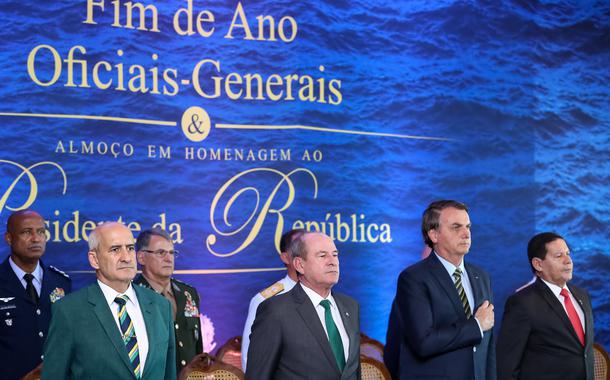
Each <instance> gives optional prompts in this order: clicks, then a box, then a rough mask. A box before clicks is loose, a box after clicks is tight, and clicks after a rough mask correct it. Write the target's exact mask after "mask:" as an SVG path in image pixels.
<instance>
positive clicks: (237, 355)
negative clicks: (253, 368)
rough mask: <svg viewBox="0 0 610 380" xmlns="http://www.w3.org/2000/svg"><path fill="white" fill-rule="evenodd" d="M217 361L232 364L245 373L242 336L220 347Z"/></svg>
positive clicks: (235, 337)
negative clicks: (242, 364)
mask: <svg viewBox="0 0 610 380" xmlns="http://www.w3.org/2000/svg"><path fill="white" fill-rule="evenodd" d="M216 360H220V361H222V362H223V363H227V364H230V365H232V366H233V367H237V368H239V369H241V370H242V371H243V368H242V367H241V336H234V337H233V338H231V339H229V340H227V341H226V342H225V344H223V345H222V346H220V348H219V349H218V351H217V352H216Z"/></svg>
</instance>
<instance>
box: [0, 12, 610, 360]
mask: <svg viewBox="0 0 610 380" xmlns="http://www.w3.org/2000/svg"><path fill="white" fill-rule="evenodd" d="M101 3H103V5H104V7H103V8H102V7H101V6H100V5H96V4H101ZM117 4H118V7H117V6H116V5H117ZM130 4H132V6H129V5H128V4H127V3H125V2H120V3H119V2H117V3H113V2H110V1H106V2H103V1H100V2H97V3H95V2H91V1H90V2H87V1H84V0H82V1H53V2H42V3H41V2H38V1H31V0H24V1H3V2H2V4H1V5H0V22H1V25H2V28H1V29H0V41H1V42H0V44H1V46H2V48H1V49H0V64H1V67H2V70H1V78H0V83H1V85H0V121H1V123H2V124H1V125H2V127H1V129H0V196H1V197H0V222H1V223H5V221H6V218H7V216H8V215H9V214H10V212H11V210H12V209H16V208H21V207H32V208H34V209H36V210H39V211H40V212H41V213H43V214H44V215H45V216H46V217H47V218H48V219H49V242H48V245H47V252H46V254H45V257H44V260H45V261H46V262H47V263H51V264H54V265H57V266H58V267H60V268H62V269H64V270H66V271H68V272H69V273H70V274H71V276H72V278H73V282H74V286H75V288H79V287H82V286H85V285H86V284H88V283H90V282H92V281H93V279H94V274H93V273H92V272H91V270H90V268H89V266H88V263H87V260H86V236H87V233H88V231H90V230H91V229H92V227H93V225H94V223H98V222H100V221H104V220H118V219H119V218H120V219H121V220H122V221H123V222H125V223H127V224H129V225H130V228H132V229H133V230H134V231H137V230H138V229H141V228H149V227H151V226H152V225H153V224H155V223H159V224H160V225H162V226H163V227H165V228H167V229H168V230H170V232H172V234H173V237H174V239H175V241H176V246H177V248H178V249H179V250H180V251H181V253H183V254H182V255H181V257H180V258H179V259H178V261H177V262H176V267H177V269H178V274H177V277H179V278H180V279H182V280H184V281H186V282H188V283H191V284H193V285H194V286H196V287H197V289H198V290H199V292H200V294H201V296H202V313H203V314H205V315H206V316H207V317H208V318H209V321H210V323H211V325H209V326H208V327H209V328H210V335H209V336H208V348H211V347H213V344H214V343H217V344H218V345H220V344H222V343H223V342H224V341H225V340H227V339H228V338H229V337H232V336H235V335H240V334H241V332H242V328H243V323H244V321H245V317H246V313H247V307H248V301H249V299H250V297H251V296H252V295H253V294H255V293H256V292H257V291H259V290H261V289H263V288H265V287H267V286H268V285H269V284H271V283H273V282H274V281H276V280H277V279H279V278H281V277H282V276H283V273H282V272H281V271H280V270H281V262H280V260H279V259H278V257H277V249H276V245H275V240H276V239H277V237H278V236H279V234H280V233H281V231H282V230H286V229H288V228H291V227H292V226H306V227H307V228H309V229H324V230H325V231H326V232H327V233H329V234H332V236H333V237H334V238H335V240H336V242H337V246H338V248H339V251H340V260H341V269H342V272H341V280H340V283H339V285H338V288H339V289H340V290H341V291H343V292H345V293H348V294H350V295H352V296H353V297H355V298H357V299H358V301H359V302H360V303H361V307H362V308H361V310H362V316H361V320H362V330H363V332H365V333H366V334H368V335H370V336H372V337H373V338H376V339H379V340H381V341H385V330H386V325H387V318H388V313H389V309H390V305H391V302H392V298H393V296H394V293H395V287H396V279H397V276H398V274H399V273H400V271H401V270H402V269H403V268H405V267H406V266H408V265H410V264H412V263H414V262H415V261H417V260H418V259H419V258H420V254H421V251H422V248H423V242H422V238H421V236H420V232H419V225H420V218H421V213H422V211H423V210H424V208H425V207H426V205H427V204H428V203H429V202H431V201H433V200H436V199H439V198H454V199H458V200H461V201H463V202H465V203H466V204H468V205H469V206H470V208H471V212H470V216H471V220H472V222H473V245H472V249H471V252H470V253H469V255H468V257H467V260H469V261H471V262H473V263H476V264H478V265H480V266H482V267H483V268H485V269H486V270H488V271H489V272H490V274H491V276H492V281H493V286H494V291H495V298H496V300H495V303H496V311H497V314H496V320H497V321H498V323H497V324H498V325H499V321H500V320H501V313H502V311H503V305H504V302H505V300H506V298H507V296H508V295H509V294H510V293H512V292H513V291H514V290H515V289H516V288H517V287H519V286H521V285H522V284H524V283H526V282H527V281H529V280H530V278H531V272H530V270H529V265H528V262H527V258H526V249H525V248H526V245H527V241H528V240H529V238H530V237H531V236H532V235H533V234H535V233H537V232H541V231H546V230H552V231H556V232H558V233H560V234H562V235H565V237H566V239H567V240H568V243H569V244H570V247H571V249H572V251H573V258H574V262H575V264H574V265H575V278H574V282H575V283H577V284H579V285H581V286H583V287H585V288H587V289H588V290H589V291H590V293H591V295H592V299H593V306H594V312H595V322H596V326H595V328H596V340H597V341H599V342H601V343H603V344H605V345H606V347H607V348H608V347H609V345H610V297H609V296H608V294H609V290H610V286H609V285H608V281H607V279H608V273H609V270H610V257H609V253H608V246H610V233H609V232H610V231H609V228H608V225H609V222H610V192H609V190H608V184H609V183H610V181H609V174H608V173H610V132H609V127H610V111H609V109H610V107H608V105H609V101H610V91H609V89H608V88H609V87H608V85H609V75H608V70H607V68H606V66H607V62H609V61H610V39H609V37H608V36H610V28H609V23H610V22H609V18H608V14H609V12H610V5H608V4H607V3H604V2H576V3H575V2H570V1H554V2H536V1H533V2H521V1H504V2H496V1H492V2H461V1H460V2H454V1H436V2H429V1H397V2H392V3H391V4H390V3H389V2H385V1H376V0H368V1H333V2H314V3H312V2H309V1H252V2H250V1H248V2H246V1H244V2H236V1H222V2H221V1H205V2H204V1H192V0H184V1H178V0H173V1H168V2H159V1H157V2H155V1H151V0H146V1H142V2H140V3H136V2H132V3H130ZM134 4H139V7H138V6H136V5H134ZM145 7H146V8H145ZM181 9H182V10H181ZM189 19H190V21H189ZM192 107H198V108H192ZM5 250H6V249H5ZM278 269H280V270H278ZM212 328H213V330H212ZM212 333H213V336H212V335H211V334H212Z"/></svg>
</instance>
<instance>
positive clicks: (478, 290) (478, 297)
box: [464, 263, 484, 315]
mask: <svg viewBox="0 0 610 380" xmlns="http://www.w3.org/2000/svg"><path fill="white" fill-rule="evenodd" d="M464 268H466V273H468V280H469V281H470V287H471V288H472V296H473V297H474V305H470V308H471V309H472V314H473V315H474V312H475V311H476V309H477V307H478V305H481V304H482V303H483V298H484V296H483V293H484V292H483V288H482V287H481V285H482V284H481V278H480V277H479V272H478V271H477V270H476V269H475V268H473V267H472V266H470V265H468V264H466V263H464Z"/></svg>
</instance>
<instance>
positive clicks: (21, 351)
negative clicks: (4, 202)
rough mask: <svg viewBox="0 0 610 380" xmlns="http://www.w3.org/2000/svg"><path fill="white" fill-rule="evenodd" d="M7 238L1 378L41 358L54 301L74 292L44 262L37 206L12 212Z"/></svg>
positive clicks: (0, 275)
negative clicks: (8, 251) (42, 259)
mask: <svg viewBox="0 0 610 380" xmlns="http://www.w3.org/2000/svg"><path fill="white" fill-rule="evenodd" d="M4 241H5V242H6V244H7V245H8V246H9V249H10V254H9V255H8V257H7V258H6V259H5V260H4V262H3V263H2V265H1V266H0V313H1V315H2V320H1V321H0V368H2V372H3V373H2V378H3V379H7V380H13V379H21V378H22V377H23V375H25V374H26V373H28V372H29V371H31V370H32V369H34V368H35V367H36V366H38V364H40V363H41V362H42V347H43V344H44V341H45V339H46V337H47V331H48V330H49V322H50V320H51V304H52V303H53V302H55V301H57V300H59V299H60V298H62V297H63V296H64V295H65V294H67V293H68V292H70V290H71V289H72V285H71V282H70V278H69V277H68V276H67V275H66V274H65V273H63V272H62V271H60V270H58V269H56V268H54V267H52V266H46V265H44V264H43V263H42V261H41V260H40V258H41V257H42V255H44V252H45V247H46V228H45V223H44V219H43V218H42V216H41V215H40V214H39V213H37V212H36V211H32V210H21V211H16V212H14V213H13V214H11V215H10V216H9V218H8V221H7V223H6V232H5V234H4Z"/></svg>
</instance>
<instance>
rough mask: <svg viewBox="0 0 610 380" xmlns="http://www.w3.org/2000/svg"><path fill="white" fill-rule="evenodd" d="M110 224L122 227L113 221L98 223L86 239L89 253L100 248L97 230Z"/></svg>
mask: <svg viewBox="0 0 610 380" xmlns="http://www.w3.org/2000/svg"><path fill="white" fill-rule="evenodd" d="M111 224H120V225H121V226H124V224H123V223H119V222H115V221H111V222H101V223H99V224H98V225H97V227H95V228H94V229H93V231H91V233H90V234H89V237H88V239H89V241H88V243H89V250H90V251H97V249H98V248H99V246H100V236H99V235H100V233H99V230H100V229H101V228H102V227H105V226H108V225H111Z"/></svg>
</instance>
